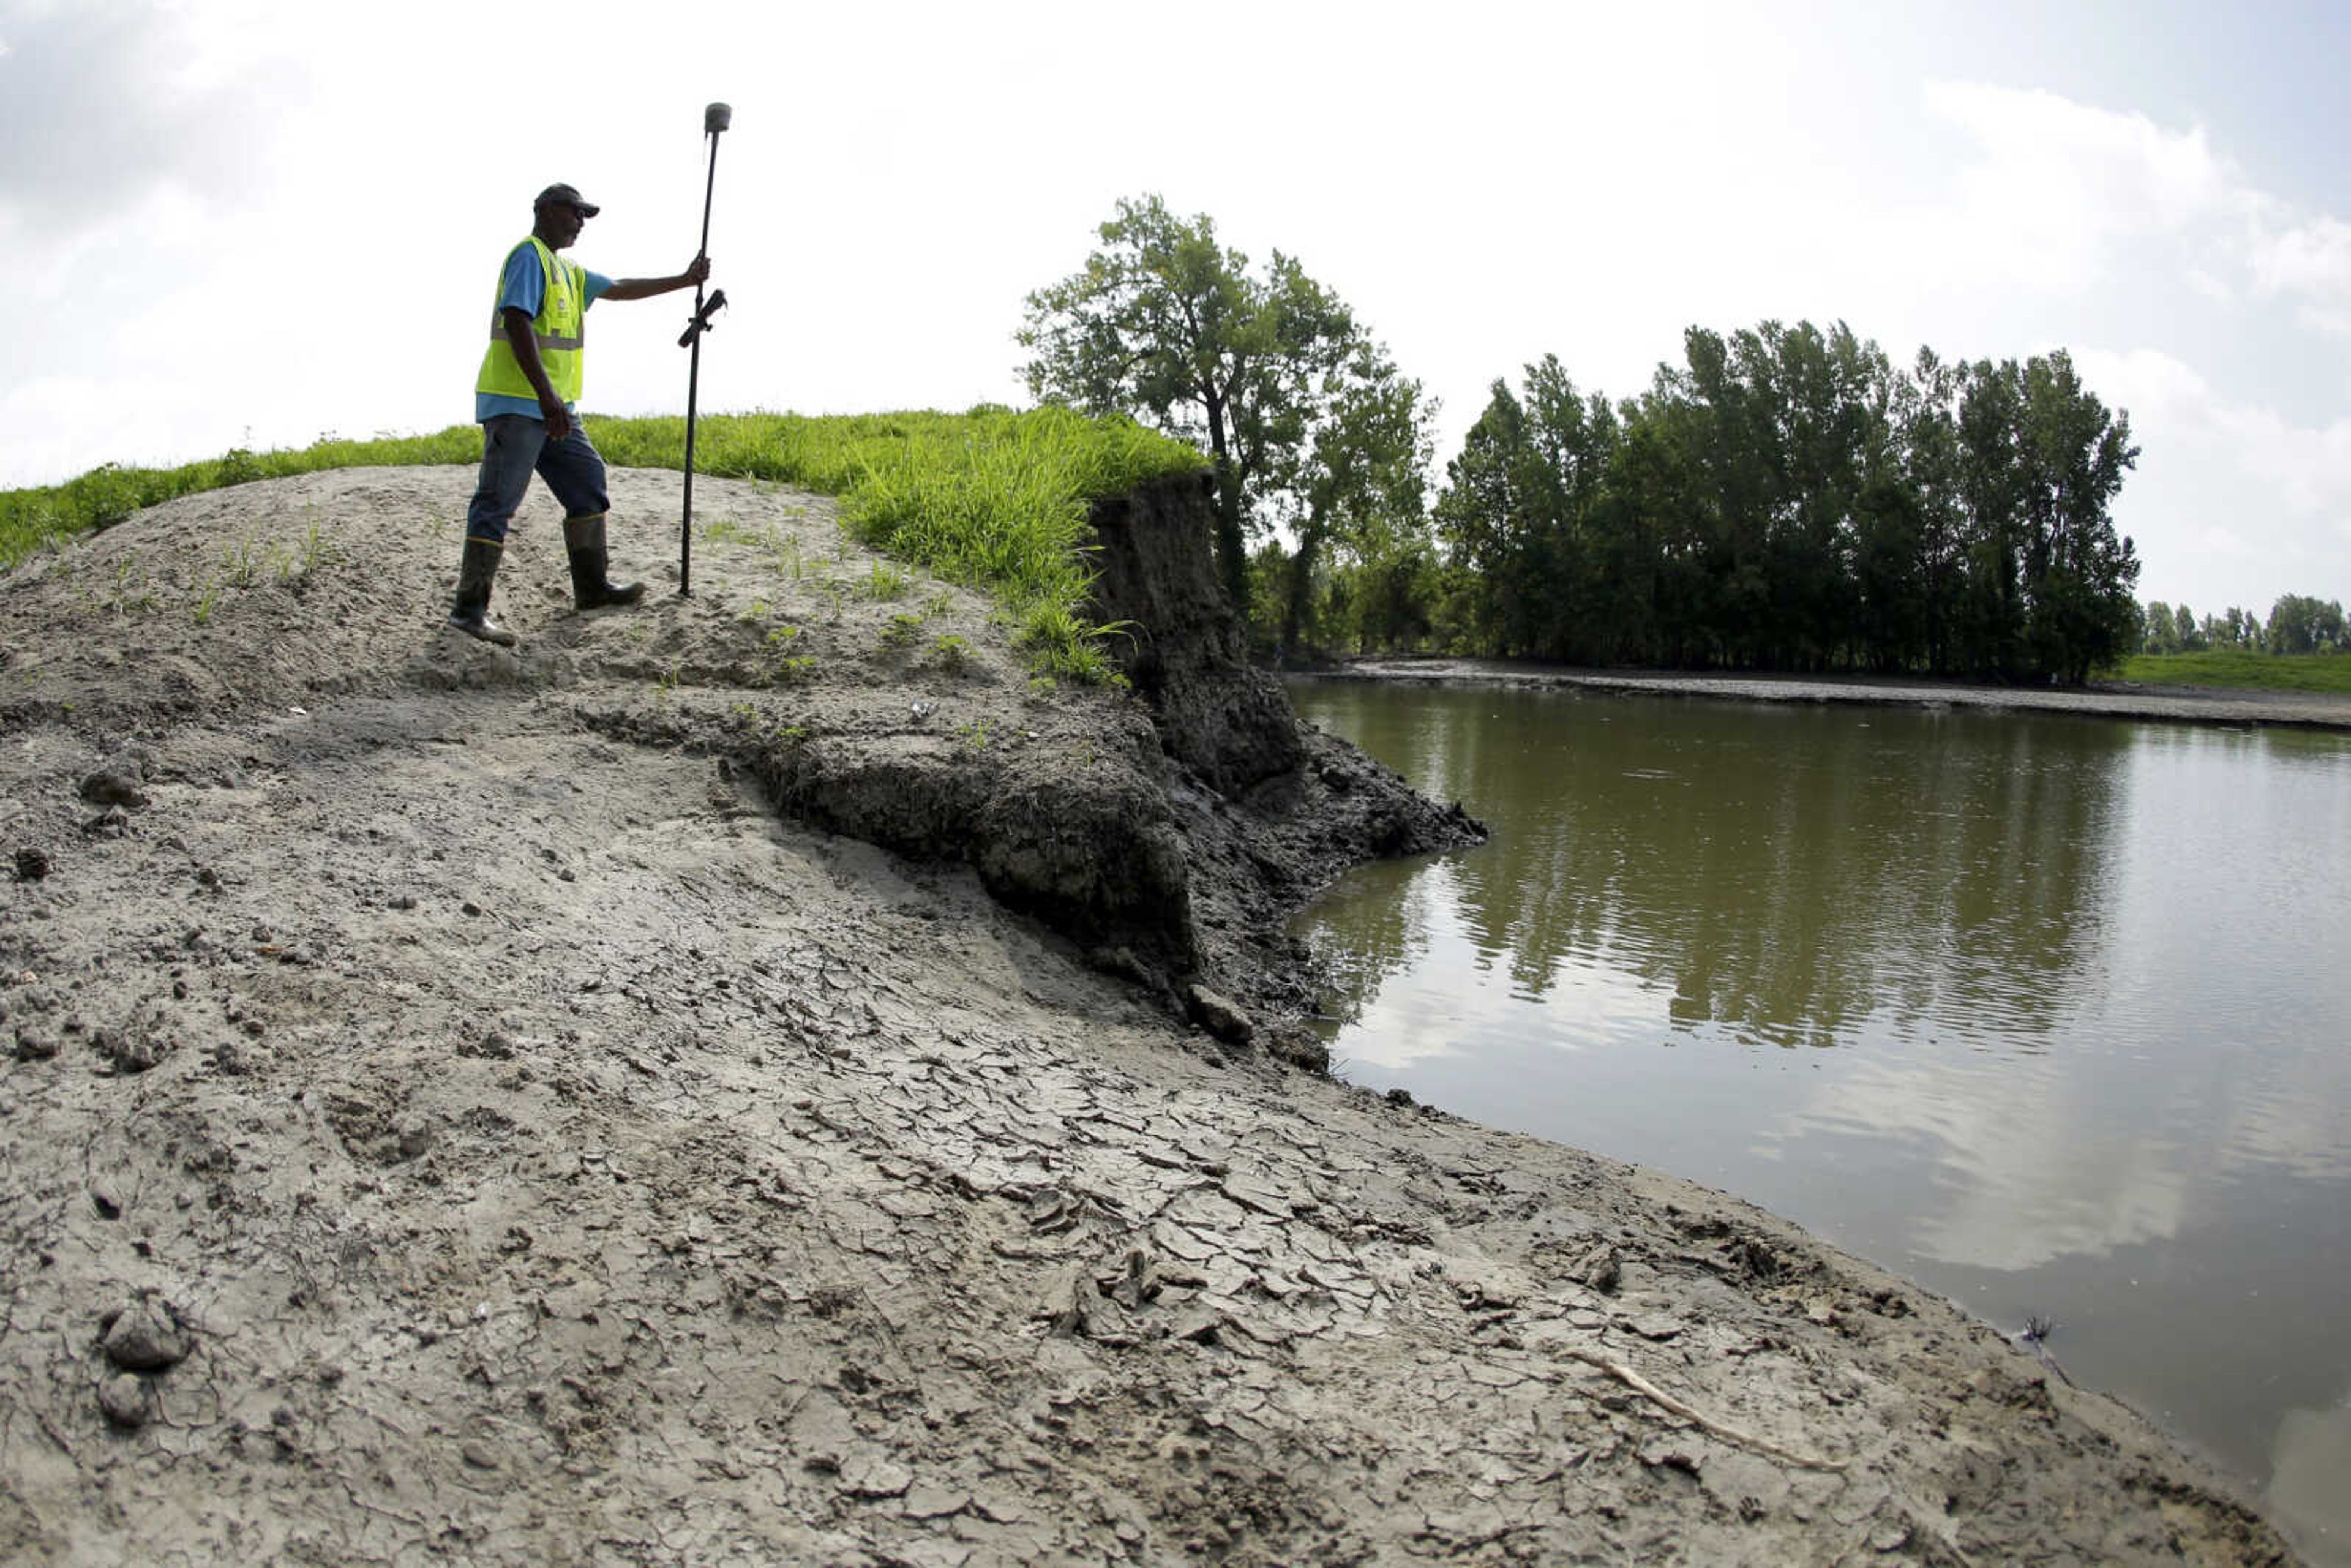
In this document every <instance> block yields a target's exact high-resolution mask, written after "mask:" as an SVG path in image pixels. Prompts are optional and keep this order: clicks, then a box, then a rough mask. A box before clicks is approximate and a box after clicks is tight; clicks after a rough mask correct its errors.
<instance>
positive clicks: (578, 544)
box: [563, 513, 645, 610]
mask: <svg viewBox="0 0 2351 1568" xmlns="http://www.w3.org/2000/svg"><path fill="white" fill-rule="evenodd" d="M563 548H564V549H566V550H568V551H569V552H570V556H571V603H572V607H573V608H574V609H579V610H601V609H603V608H604V607H605V606H606V605H611V604H634V603H635V602H636V601H638V600H640V599H643V597H644V596H645V585H644V584H643V583H642V582H611V581H608V580H606V579H605V576H604V573H605V572H606V571H607V570H610V568H611V561H610V560H609V559H607V558H606V556H605V554H604V517H603V514H601V513H599V514H597V515H596V516H595V517H566V518H564V519H563Z"/></svg>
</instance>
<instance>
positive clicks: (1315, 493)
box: [1278, 340, 1436, 650]
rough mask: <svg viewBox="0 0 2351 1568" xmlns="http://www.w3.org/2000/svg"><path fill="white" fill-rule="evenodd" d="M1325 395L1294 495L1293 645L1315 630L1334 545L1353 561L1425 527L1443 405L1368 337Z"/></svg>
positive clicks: (1283, 642) (1288, 630)
mask: <svg viewBox="0 0 2351 1568" xmlns="http://www.w3.org/2000/svg"><path fill="white" fill-rule="evenodd" d="M1326 397H1327V401H1326V402H1325V404H1324V407H1323V411H1322V417H1321V418H1320V419H1319V420H1317V421H1316V422H1315V426H1314V434H1313V441H1312V446H1311V449H1310V451H1309V454H1308V461H1307V463H1306V464H1305V465H1304V467H1303V470H1302V472H1301V475H1300V476H1299V482H1298V490H1297V494H1296V496H1295V497H1294V500H1295V505H1296V507H1297V510H1296V513H1295V515H1294V517H1293V520H1292V524H1291V528H1292V532H1293V533H1294V534H1295V535H1296V537H1297V540H1298V547H1297V549H1296V550H1295V551H1293V552H1292V555H1291V560H1290V574H1289V593H1288V595H1287V598H1286V600H1285V602H1284V604H1283V608H1282V615H1281V624H1280V637H1279V639H1278V641H1279V645H1280V647H1281V648H1283V649H1285V650H1289V649H1295V648H1298V647H1300V646H1301V645H1303V644H1304V643H1306V642H1308V641H1309V639H1310V636H1311V632H1312V627H1311V624H1310V623H1311V620H1312V618H1313V605H1314V597H1315V592H1316V589H1317V574H1318V572H1320V571H1321V570H1322V569H1323V568H1324V566H1325V564H1326V557H1328V556H1329V555H1331V554H1332V553H1333V552H1334V551H1335V552H1337V553H1339V554H1342V555H1343V556H1344V557H1345V558H1346V559H1347V562H1348V563H1350V564H1353V563H1355V562H1360V561H1364V560H1368V559H1373V558H1374V557H1376V556H1380V555H1383V554H1386V555H1393V554H1395V549H1396V547H1397V544H1398V542H1399V539H1400V537H1402V536H1409V535H1419V534H1422V533H1424V532H1425V529H1426V511H1427V505H1428V497H1427V487H1428V486H1427V476H1428V465H1429V461H1430V459H1431V458H1432V456H1433V455H1434V454H1435V449H1436V441H1435V437H1434V436H1433V435H1432V434H1430V429H1429V423H1430V420H1431V419H1432V417H1433V416H1434V414H1435V413H1436V409H1435V405H1434V404H1433V403H1431V402H1429V401H1428V400H1427V399H1426V397H1425V396H1424V395H1423V394H1422V392H1421V385H1420V383H1419V382H1416V381H1415V380H1413V379H1412V378H1410V377H1409V376H1406V375H1404V374H1403V373H1402V372H1400V371H1397V369H1396V368H1395V362H1394V361H1391V360H1390V359H1389V358H1388V355H1387V350H1385V349H1384V348H1382V347H1381V346H1380V345H1379V344H1377V343H1374V342H1371V341H1369V340H1360V341H1358V342H1357V343H1356V345H1355V347H1354V350H1353V353H1351V354H1350V355H1349V356H1348V359H1347V361H1346V362H1345V364H1344V365H1343V367H1342V368H1341V371H1340V372H1339V373H1338V374H1336V375H1334V376H1333V377H1332V380H1331V384H1330V386H1329V388H1328V389H1327V393H1326Z"/></svg>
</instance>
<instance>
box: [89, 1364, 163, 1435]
mask: <svg viewBox="0 0 2351 1568" xmlns="http://www.w3.org/2000/svg"><path fill="white" fill-rule="evenodd" d="M98 1408H99V1414H100V1415H102V1416H105V1417H106V1419H107V1423H108V1424H109V1425H110V1426H113V1427H122V1428H124V1429H125V1430H136V1429H137V1428H139V1427H144V1426H145V1425H147V1423H148V1422H149V1421H151V1420H152V1419H154V1416H155V1389H154V1385H152V1384H151V1383H149V1382H148V1381H147V1379H145V1378H143V1377H137V1376H133V1375H131V1374H130V1373H128V1372H119V1373H117V1374H115V1375H113V1376H112V1377H110V1378H108V1379H107V1380H106V1381H105V1382H103V1383H101V1384H99V1385H98Z"/></svg>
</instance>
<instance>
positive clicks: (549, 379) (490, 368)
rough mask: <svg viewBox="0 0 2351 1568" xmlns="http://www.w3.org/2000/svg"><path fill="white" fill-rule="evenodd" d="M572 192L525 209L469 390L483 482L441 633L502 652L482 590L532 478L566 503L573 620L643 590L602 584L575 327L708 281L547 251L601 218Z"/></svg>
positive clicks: (595, 460)
mask: <svg viewBox="0 0 2351 1568" xmlns="http://www.w3.org/2000/svg"><path fill="white" fill-rule="evenodd" d="M600 210H601V209H599V208H598V207H597V206H596V205H595V204H593V203H592V202H590V201H588V200H586V199H585V198H583V197H582V196H581V195H580V193H579V192H578V191H577V190H574V189H573V188H572V187H571V186H569V185H562V184H558V185H549V187H548V188H547V189H545V190H544V191H541V192H540V193H538V201H537V202H536V203H534V204H533V208H532V212H533V222H532V225H531V232H530V237H529V238H528V239H526V240H524V241H523V242H522V243H521V244H519V245H517V246H515V247H514V249H512V250H511V251H508V252H507V260H506V267H505V270H504V271H503V272H502V273H501V274H500V276H499V278H498V299H497V305H496V308H495V309H494V310H493V311H492V312H491V316H490V346H489V350H488V351H487V352H486V353H485V354H484V355H483V356H482V372H481V374H480V376H479V377H478V378H476V379H475V382H474V418H475V420H477V421H479V422H480V423H481V426H482V476H481V482H480V484H479V485H478V486H475V491H474V499H473V503H472V504H471V505H470V506H468V507H466V508H465V553H464V555H463V556H462V557H461V558H460V559H459V562H458V567H457V601H456V604H455V607H454V608H453V609H451V611H450V612H449V624H450V625H451V626H452V627H455V629H456V630H457V631H460V632H465V634H466V635H467V636H471V637H479V638H481V639H482V640H483V641H484V642H486V643H498V644H499V645H500V646H502V647H509V648H510V647H512V646H513V645H514V640H515V637H514V633H513V632H509V631H507V629H506V628H505V627H503V626H501V625H499V624H498V623H497V622H495V621H492V620H491V619H490V581H491V580H492V579H493V578H495V577H496V575H497V570H498V557H499V556H500V555H501V554H503V553H504V552H505V549H506V539H507V524H508V523H509V522H510V521H512V520H513V518H514V515H515V509H516V508H517V507H520V506H521V505H522V497H523V492H524V491H525V490H526V489H528V487H529V486H530V476H531V473H532V471H533V470H534V469H535V470H537V471H538V476H539V477H541V478H542V479H545V480H546V481H547V487H548V488H549V490H552V491H553V492H554V493H555V498H556V499H557V500H559V501H560V502H562V503H563V547H564V549H566V550H567V551H569V554H570V557H571V601H572V603H573V604H575V605H576V606H578V607H579V608H580V609H581V610H595V609H598V608H601V607H602V606H604V605H609V604H634V603H635V602H636V601H638V600H639V599H641V598H643V596H644V591H645V585H644V584H643V583H642V582H631V583H615V582H611V581H609V580H606V578H605V575H604V574H605V572H606V570H608V567H609V561H608V559H607V558H606V555H605V551H604V513H605V511H606V509H607V508H608V506H609V503H608V501H607V500H606V498H605V495H604V459H603V458H602V457H601V456H600V455H598V454H597V451H596V448H595V447H594V446H593V445H591V444H590V443H589V440H588V436H587V433H586V432H584V431H582V430H581V429H580V418H579V413H578V408H577V404H578V403H579V401H580V381H581V376H580V356H581V352H582V350H581V342H582V339H581V330H582V323H583V321H584V319H585V318H586V316H587V314H588V307H589V306H590V305H592V304H594V303H595V302H596V301H597V300H599V299H649V298H653V296H654V295H656V294H668V293H671V292H673V291H674V290H676V289H680V288H691V287H694V286H695V284H697V283H700V282H702V281H703V280H704V279H705V278H706V277H709V276H710V258H709V257H708V256H695V258H694V263H693V265H692V266H690V267H687V268H686V269H685V270H684V272H681V273H679V274H678V275H677V276H676V277H623V278H621V279H620V280H618V281H617V282H616V281H614V280H613V279H611V278H609V277H605V276H604V275H603V274H601V273H598V272H590V271H589V270H588V269H587V268H586V267H581V266H580V264H579V263H577V262H570V261H565V260H563V259H562V258H561V257H559V256H557V255H556V254H555V253H556V252H557V251H559V250H562V249H564V248H566V247H567V246H569V245H570V244H571V242H572V241H574V240H576V239H578V238H579V237H580V226H581V225H583V224H585V223H586V222H587V221H588V220H589V219H590V218H592V217H594V216H595V215H596V214H597V213H598V212H599V211H600Z"/></svg>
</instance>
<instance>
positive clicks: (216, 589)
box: [188, 572, 221, 626]
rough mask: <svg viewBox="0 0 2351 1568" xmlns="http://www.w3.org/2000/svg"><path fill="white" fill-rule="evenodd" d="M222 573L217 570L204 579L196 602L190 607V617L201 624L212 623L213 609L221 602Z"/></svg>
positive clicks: (207, 624)
mask: <svg viewBox="0 0 2351 1568" xmlns="http://www.w3.org/2000/svg"><path fill="white" fill-rule="evenodd" d="M220 595H221V580H220V574H219V573H217V572H215V573H214V574H213V575H212V576H210V577H208V578H206V579H204V588H203V589H202V590H201V591H199V592H198V593H197V594H196V601H195V603H194V604H193V605H191V606H190V607H189V609H188V619H189V620H190V621H193V622H195V623H196V624H197V625H199V626H209V625H211V624H212V619H213V610H214V607H215V606H217V605H218V604H219V603H220Z"/></svg>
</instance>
